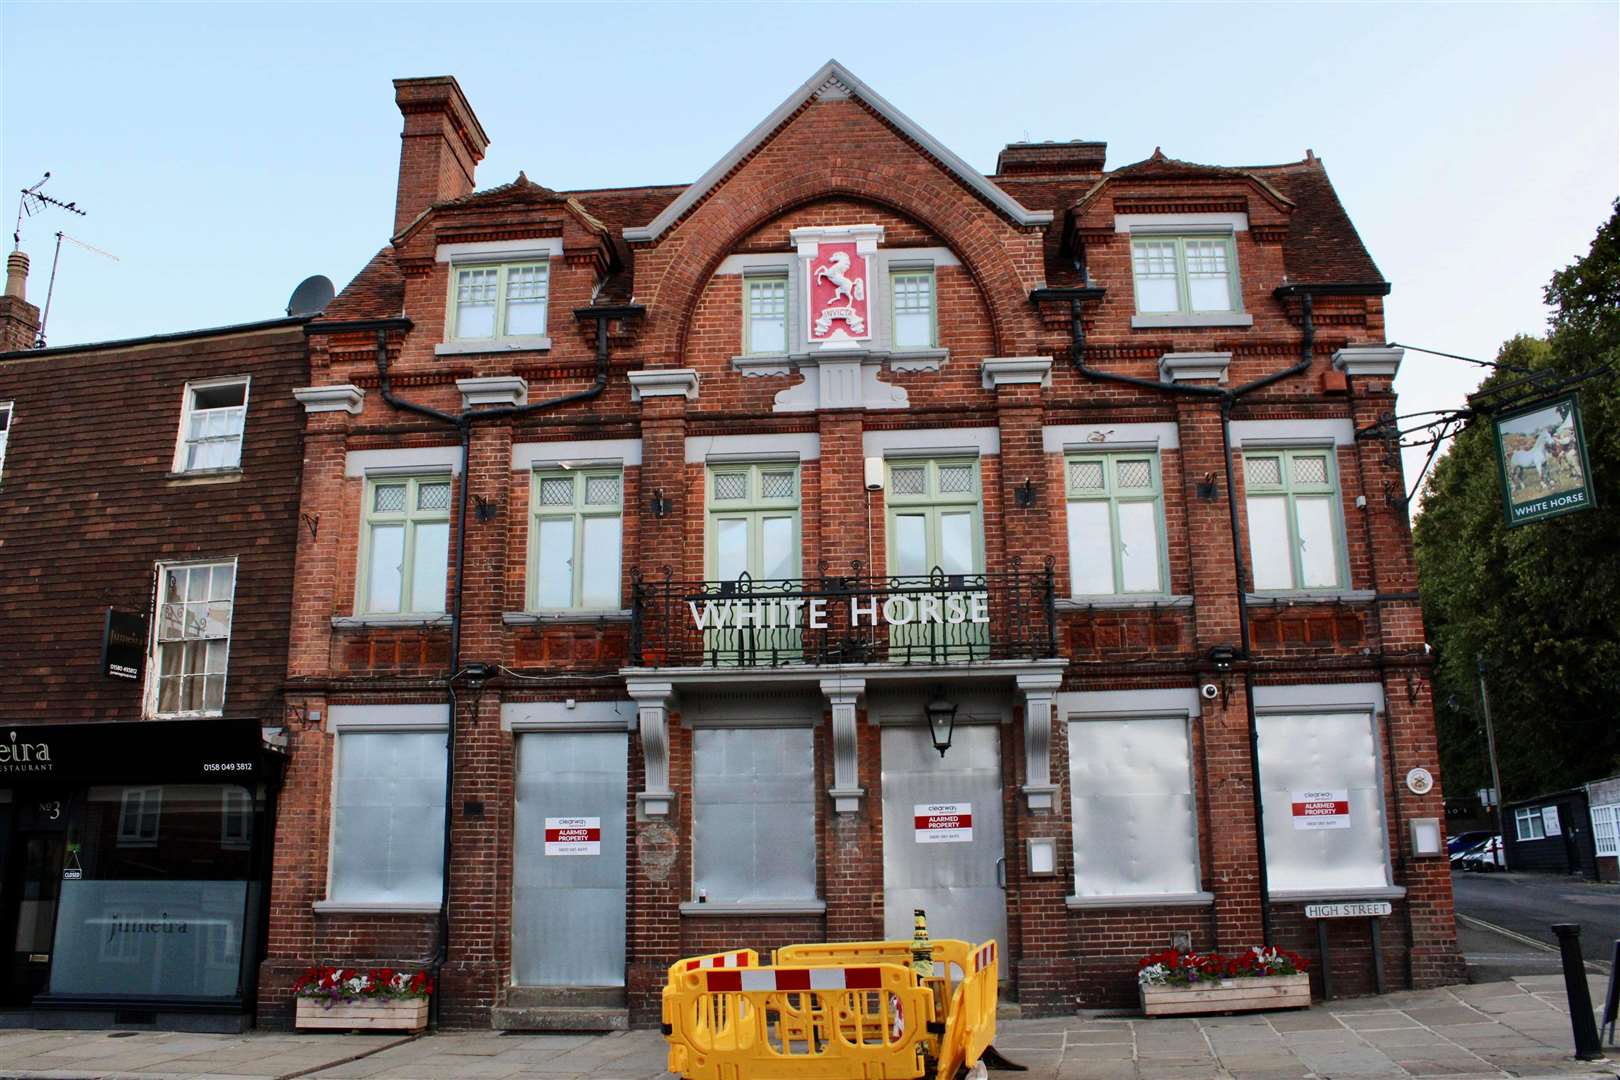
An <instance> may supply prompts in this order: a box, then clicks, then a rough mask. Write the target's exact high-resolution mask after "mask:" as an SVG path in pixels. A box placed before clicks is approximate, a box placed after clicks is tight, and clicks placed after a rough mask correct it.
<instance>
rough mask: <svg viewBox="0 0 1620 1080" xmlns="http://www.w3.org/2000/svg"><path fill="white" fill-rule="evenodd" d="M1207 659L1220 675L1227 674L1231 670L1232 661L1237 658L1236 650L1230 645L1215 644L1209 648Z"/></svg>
mask: <svg viewBox="0 0 1620 1080" xmlns="http://www.w3.org/2000/svg"><path fill="white" fill-rule="evenodd" d="M1209 659H1210V662H1211V663H1212V664H1214V665H1215V670H1216V671H1218V672H1220V673H1221V674H1222V675H1229V674H1231V671H1232V661H1234V660H1236V659H1237V650H1236V649H1234V648H1233V647H1232V646H1230V645H1217V646H1215V647H1214V648H1213V649H1211V650H1209Z"/></svg>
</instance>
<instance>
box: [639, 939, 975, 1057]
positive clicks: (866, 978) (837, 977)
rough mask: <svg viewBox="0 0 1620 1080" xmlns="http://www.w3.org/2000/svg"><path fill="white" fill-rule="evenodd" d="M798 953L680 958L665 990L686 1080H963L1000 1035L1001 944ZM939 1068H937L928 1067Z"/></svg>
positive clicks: (871, 945) (668, 1023)
mask: <svg viewBox="0 0 1620 1080" xmlns="http://www.w3.org/2000/svg"><path fill="white" fill-rule="evenodd" d="M932 952H933V958H934V963H935V971H936V977H934V978H930V979H920V978H919V977H918V976H917V975H916V974H915V973H914V972H913V971H912V970H911V967H910V963H911V943H910V942H907V941H864V942H844V943H835V944H827V945H792V946H788V947H786V948H782V949H778V950H776V953H775V956H774V957H773V961H774V962H773V963H772V964H770V965H767V966H764V967H761V966H760V965H759V956H758V954H757V953H755V952H753V951H752V950H737V951H734V952H729V953H714V954H711V955H709V956H699V957H692V958H689V959H686V960H681V961H679V962H677V963H676V964H674V965H672V966H671V967H670V969H669V982H668V983H667V984H666V986H665V987H664V994H663V1021H664V1025H663V1026H664V1034H665V1037H666V1038H667V1040H668V1042H669V1069H670V1071H671V1072H673V1073H676V1074H678V1075H680V1076H683V1077H685V1078H686V1080H801V1078H802V1080H916V1078H918V1077H923V1076H932V1077H933V1078H934V1080H957V1077H958V1074H959V1073H960V1072H962V1071H963V1070H964V1069H966V1068H969V1067H971V1066H973V1065H975V1064H977V1063H978V1061H979V1058H980V1056H981V1055H982V1054H983V1052H984V1049H985V1047H987V1046H989V1045H990V1042H991V1040H992V1039H993V1038H994V1037H995V1022H996V989H997V987H996V943H995V942H994V941H991V942H987V943H986V944H984V945H982V946H979V947H978V948H974V947H973V946H971V945H969V944H968V943H967V942H964V941H935V942H933V950H932ZM930 1066H932V1068H930Z"/></svg>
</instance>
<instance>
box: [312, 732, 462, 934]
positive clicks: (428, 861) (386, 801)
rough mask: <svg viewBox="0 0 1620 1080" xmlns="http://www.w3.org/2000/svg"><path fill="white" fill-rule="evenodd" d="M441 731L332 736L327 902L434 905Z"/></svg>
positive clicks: (440, 845)
mask: <svg viewBox="0 0 1620 1080" xmlns="http://www.w3.org/2000/svg"><path fill="white" fill-rule="evenodd" d="M444 754H445V733H444V732H443V731H365V732H358V731H356V732H344V733H342V734H341V735H339V736H338V746H337V783H336V792H335V794H334V796H333V808H332V885H331V899H332V900H334V901H339V902H343V903H358V904H366V903H378V904H388V903H412V904H422V903H433V904H437V903H438V902H439V900H440V894H441V886H442V881H443V878H442V876H441V875H442V869H443V868H442V865H441V864H442V860H443V858H444Z"/></svg>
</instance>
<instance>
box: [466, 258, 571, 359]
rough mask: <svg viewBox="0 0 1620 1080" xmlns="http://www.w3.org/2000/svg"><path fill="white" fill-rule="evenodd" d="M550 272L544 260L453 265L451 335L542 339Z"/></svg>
mask: <svg viewBox="0 0 1620 1080" xmlns="http://www.w3.org/2000/svg"><path fill="white" fill-rule="evenodd" d="M550 276H551V275H550V266H549V264H547V263H544V262H531V263H505V264H499V265H493V266H457V267H455V284H454V287H453V288H452V290H451V299H450V304H451V312H450V320H449V322H450V326H451V328H452V333H451V339H452V340H454V341H458V342H475V341H492V342H506V341H509V340H511V339H524V338H531V339H532V338H543V337H544V336H545V333H546V301H547V298H548V291H549V285H550V280H549V279H550Z"/></svg>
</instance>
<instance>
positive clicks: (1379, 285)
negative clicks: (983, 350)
mask: <svg viewBox="0 0 1620 1080" xmlns="http://www.w3.org/2000/svg"><path fill="white" fill-rule="evenodd" d="M1106 291H1107V290H1105V289H1101V288H1095V287H1088V288H1040V289H1033V290H1031V291H1030V294H1029V296H1030V300H1031V301H1032V302H1039V301H1041V300H1067V301H1068V302H1069V313H1070V316H1071V324H1070V333H1071V344H1070V349H1069V355H1070V360H1071V362H1072V363H1073V365H1074V369H1075V371H1077V372H1079V373H1080V374H1081V375H1083V376H1085V377H1086V378H1088V379H1091V380H1093V381H1096V382H1110V383H1117V384H1120V385H1122V386H1134V387H1136V388H1138V389H1142V390H1155V391H1159V392H1161V393H1168V394H1180V395H1182V396H1185V397H1197V398H1202V399H1204V400H1206V401H1208V400H1214V401H1218V402H1219V404H1220V410H1221V455H1222V457H1223V458H1224V459H1225V463H1226V503H1227V509H1228V511H1229V513H1230V516H1231V527H1232V572H1233V577H1234V578H1235V579H1236V583H1237V605H1238V638H1239V646H1238V654H1237V657H1236V659H1238V660H1242V661H1243V662H1244V664H1243V696H1244V699H1245V704H1246V707H1247V712H1248V725H1249V778H1250V785H1251V787H1252V788H1253V791H1254V824H1255V847H1256V854H1257V856H1258V859H1259V880H1260V925H1261V937H1262V944H1264V945H1266V946H1270V945H1271V940H1272V927H1271V889H1270V884H1269V882H1268V881H1267V875H1266V828H1265V807H1264V805H1263V800H1262V798H1261V792H1260V729H1259V726H1258V724H1257V723H1256V720H1255V714H1254V671H1253V667H1254V665H1253V663H1252V660H1253V657H1252V656H1251V655H1250V651H1251V648H1250V647H1251V642H1250V637H1249V602H1248V596H1247V586H1246V583H1247V581H1248V578H1249V575H1248V569H1247V567H1246V566H1245V565H1244V560H1243V544H1242V542H1241V540H1240V539H1239V536H1240V533H1239V529H1238V526H1239V522H1238V512H1237V498H1236V495H1235V494H1234V493H1235V491H1236V487H1235V486H1234V480H1235V476H1234V472H1235V470H1234V468H1233V465H1232V428H1231V422H1232V408H1233V406H1234V405H1236V404H1237V402H1238V401H1239V400H1241V399H1242V398H1243V397H1245V396H1246V395H1248V394H1252V393H1254V392H1255V391H1257V390H1261V389H1263V388H1265V387H1267V386H1270V385H1272V384H1273V383H1278V382H1281V381H1282V380H1284V379H1287V378H1291V377H1293V376H1295V375H1299V374H1303V373H1304V372H1305V371H1307V370H1309V368H1310V366H1311V359H1312V350H1313V349H1314V347H1315V345H1316V323H1315V321H1314V319H1313V317H1312V310H1313V298H1314V297H1316V296H1383V295H1386V294H1388V292H1389V284H1388V283H1387V282H1376V283H1368V284H1332V285H1284V286H1282V287H1280V288H1278V289H1276V290H1274V291H1273V292H1272V296H1274V297H1276V298H1277V299H1278V300H1285V299H1291V298H1295V297H1297V298H1298V299H1299V300H1300V302H1301V304H1302V306H1303V314H1304V327H1303V329H1302V334H1301V338H1300V349H1299V359H1298V360H1297V361H1295V362H1294V363H1293V364H1292V365H1290V366H1289V367H1286V368H1284V369H1283V370H1281V371H1274V372H1272V373H1271V374H1269V375H1263V376H1261V377H1260V378H1258V379H1255V380H1253V381H1252V382H1247V383H1244V384H1243V385H1242V386H1235V387H1231V388H1230V389H1221V388H1220V387H1212V386H1183V385H1180V384H1177V383H1166V382H1158V381H1155V380H1153V379H1139V378H1137V377H1135V376H1133V375H1120V374H1117V373H1115V372H1112V371H1101V370H1098V369H1097V368H1094V367H1090V366H1088V365H1087V364H1086V352H1085V345H1086V337H1085V324H1084V322H1083V321H1082V318H1081V307H1082V305H1083V304H1085V303H1086V302H1088V301H1098V300H1101V299H1102V298H1103V296H1104V295H1105V293H1106Z"/></svg>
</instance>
